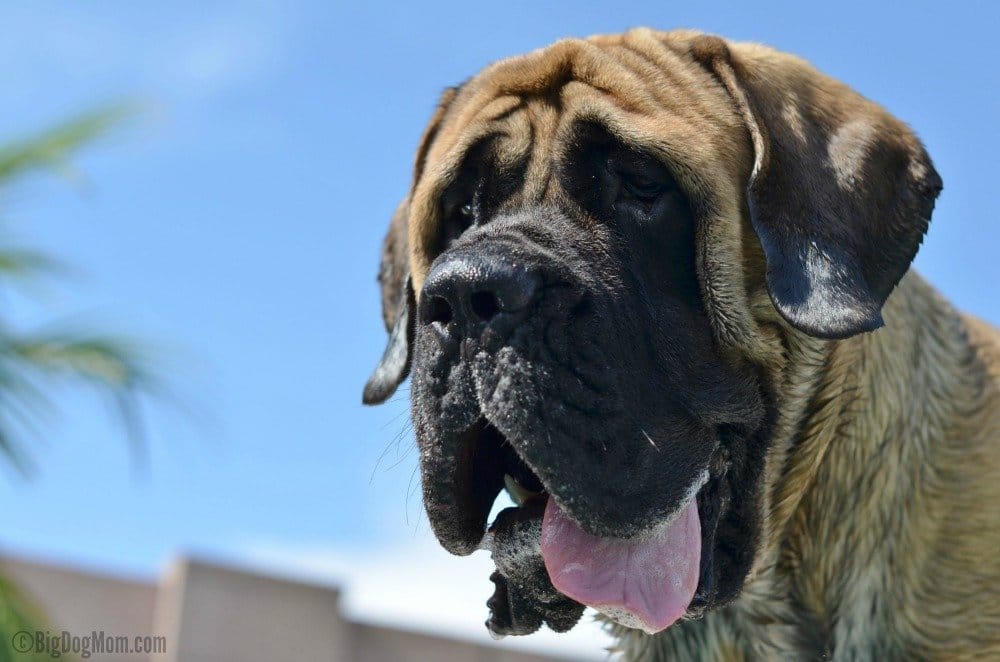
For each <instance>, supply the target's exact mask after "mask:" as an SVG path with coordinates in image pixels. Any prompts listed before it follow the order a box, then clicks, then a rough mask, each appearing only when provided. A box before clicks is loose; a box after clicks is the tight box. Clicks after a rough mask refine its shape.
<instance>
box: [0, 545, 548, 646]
mask: <svg viewBox="0 0 1000 662" xmlns="http://www.w3.org/2000/svg"><path fill="white" fill-rule="evenodd" d="M0 573H2V574H3V575H4V576H6V577H8V578H9V579H11V580H13V581H14V582H15V583H16V584H17V585H18V586H19V587H20V588H21V589H22V590H23V591H24V593H25V594H27V595H28V597H29V598H31V599H33V600H35V602H36V603H37V604H38V605H39V606H41V607H42V608H43V609H44V610H45V612H46V614H47V617H48V619H49V620H48V623H49V624H50V625H48V626H46V627H45V629H46V630H51V631H52V632H53V634H56V635H58V634H59V633H60V632H61V631H62V630H66V631H68V632H70V633H72V634H73V635H77V636H89V635H90V633H91V632H92V631H94V630H103V631H104V632H105V633H106V634H107V635H122V636H128V637H129V638H132V637H135V636H145V635H150V636H157V635H159V636H163V637H164V638H165V644H166V650H165V652H163V653H153V654H138V653H130V654H127V655H120V654H112V655H107V654H105V655H100V654H94V655H92V656H91V657H90V658H89V659H90V660H93V661H95V662H104V661H117V662H123V661H125V660H127V661H129V662H230V661H232V662H278V661H284V660H295V661H298V660H308V661H310V662H326V661H328V662H466V661H468V662H558V660H559V658H552V657H545V656H539V655H529V654H525V653H521V652H516V651H510V650H504V649H503V648H502V647H491V646H480V645H477V644H472V643H468V642H463V641H458V640H453V639H448V638H445V637H437V636H431V635H426V634H420V633H418V632H410V631H406V630H400V629H393V628H386V627H380V626H377V625H374V624H365V623H356V622H352V621H349V620H347V619H345V618H344V616H343V614H342V613H341V611H340V596H339V592H338V591H337V590H336V589H332V588H327V587H323V586H316V585H311V584H304V583H299V582H294V581H288V580H285V579H278V578H274V577H267V576H263V575H259V574H254V573H250V572H245V571H242V570H236V569H233V568H228V567H224V566H220V565H215V564H211V563H205V562H201V561H195V560H192V559H180V560H178V561H176V562H174V563H172V564H170V566H169V567H168V568H167V570H166V571H165V572H164V573H163V575H162V576H161V577H160V579H159V581H158V582H157V583H144V582H139V581H129V580H122V579H117V578H112V577H106V576H102V575H99V574H94V573H89V572H81V571H76V570H70V569H65V568H59V567H55V566H51V565H45V564H40V563H35V562H30V561H25V560H20V559H11V558H0ZM0 646H13V642H0ZM17 659H18V653H17V651H16V650H15V651H14V655H13V660H15V662H16V660H17Z"/></svg>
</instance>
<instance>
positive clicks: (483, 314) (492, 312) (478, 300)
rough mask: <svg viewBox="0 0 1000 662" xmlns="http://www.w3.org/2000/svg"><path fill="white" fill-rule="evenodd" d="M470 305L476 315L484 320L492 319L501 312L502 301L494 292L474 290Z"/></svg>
mask: <svg viewBox="0 0 1000 662" xmlns="http://www.w3.org/2000/svg"><path fill="white" fill-rule="evenodd" d="M469 305H471V306H472V312H474V313H475V314H476V317H478V318H479V319H481V320H482V321H484V322H488V321H490V320H491V319H493V318H494V317H496V314H497V313H499V312H500V301H499V300H498V299H497V296H496V295H495V294H493V293H492V292H486V291H480V292H473V293H472V296H471V297H469Z"/></svg>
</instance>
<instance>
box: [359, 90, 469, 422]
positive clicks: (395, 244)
mask: <svg viewBox="0 0 1000 662" xmlns="http://www.w3.org/2000/svg"><path fill="white" fill-rule="evenodd" d="M458 90H459V88H457V87H450V88H448V89H446V90H445V91H444V93H443V94H442V95H441V100H440V101H439V102H438V105H437V109H436V110H435V111H434V116H433V117H432V118H431V121H430V124H428V126H427V129H426V130H425V131H424V135H423V137H422V138H421V139H420V147H419V148H418V149H417V158H416V163H415V165H414V170H413V183H412V185H411V186H410V191H413V189H414V187H416V185H417V182H419V181H420V177H421V175H423V171H424V164H425V162H426V160H427V152H428V151H430V148H431V145H432V144H433V143H434V139H435V138H436V137H437V133H438V129H439V128H440V127H441V123H442V122H443V121H444V117H445V115H446V114H447V112H448V108H449V107H450V106H451V103H452V101H454V99H455V97H456V96H457V94H458ZM409 221H410V196H409V195H407V197H406V199H404V200H403V202H401V203H400V205H399V207H397V208H396V213H395V214H393V216H392V221H391V223H390V224H389V232H388V233H387V234H386V236H385V241H384V242H383V244H382V262H381V266H380V268H379V274H378V281H379V285H380V286H381V290H382V320H383V322H384V323H385V328H386V330H387V331H388V332H389V343H388V345H386V348H385V352H384V353H383V354H382V360H381V361H379V364H378V366H377V367H376V368H375V372H373V373H372V376H371V377H369V378H368V383H367V384H365V390H364V394H363V395H362V402H364V403H365V404H366V405H374V404H380V403H382V402H385V401H386V400H387V399H388V398H389V396H391V395H392V394H393V393H394V392H395V391H396V388H397V387H398V386H399V385H400V384H401V383H402V382H403V380H404V379H406V376H407V374H409V372H410V353H411V351H412V349H413V330H414V324H415V320H414V316H415V315H416V310H417V309H416V293H415V292H414V291H413V284H412V282H411V281H410V276H409V272H410V269H409V242H408V240H407V234H408V226H409Z"/></svg>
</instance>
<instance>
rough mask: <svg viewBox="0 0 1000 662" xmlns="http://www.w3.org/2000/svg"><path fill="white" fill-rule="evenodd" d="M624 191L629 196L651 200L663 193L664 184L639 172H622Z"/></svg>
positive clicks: (646, 200) (645, 200)
mask: <svg viewBox="0 0 1000 662" xmlns="http://www.w3.org/2000/svg"><path fill="white" fill-rule="evenodd" d="M621 178H622V191H623V192H624V193H625V194H626V195H628V196H629V197H632V198H635V199H637V200H641V201H643V202H650V201H652V200H655V199H656V198H657V197H659V195H660V194H661V193H663V190H664V187H663V184H662V183H660V182H658V181H656V180H655V179H653V178H651V177H647V176H645V175H641V174H639V173H629V172H624V173H621Z"/></svg>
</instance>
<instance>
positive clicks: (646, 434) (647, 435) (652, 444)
mask: <svg viewBox="0 0 1000 662" xmlns="http://www.w3.org/2000/svg"><path fill="white" fill-rule="evenodd" d="M639 431H640V432H642V435H643V436H644V437H646V441H648V442H649V445H650V446H652V447H653V448H655V449H656V452H657V453H659V452H660V447H659V446H657V445H656V442H655V441H653V438H652V437H650V436H649V433H648V432H646V431H645V430H643V429H642V428H639Z"/></svg>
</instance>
